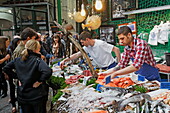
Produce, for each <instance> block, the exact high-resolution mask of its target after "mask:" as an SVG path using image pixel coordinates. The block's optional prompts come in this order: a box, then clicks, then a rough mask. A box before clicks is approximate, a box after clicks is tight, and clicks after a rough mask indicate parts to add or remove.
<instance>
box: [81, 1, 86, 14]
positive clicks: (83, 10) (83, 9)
mask: <svg viewBox="0 0 170 113" xmlns="http://www.w3.org/2000/svg"><path fill="white" fill-rule="evenodd" d="M81 16H86V11H85V8H84V4H83V3H82V4H81Z"/></svg>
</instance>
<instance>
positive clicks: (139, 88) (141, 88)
mask: <svg viewBox="0 0 170 113" xmlns="http://www.w3.org/2000/svg"><path fill="white" fill-rule="evenodd" d="M134 88H135V91H139V92H141V93H146V92H147V89H146V88H145V87H144V86H138V85H135V86H134Z"/></svg>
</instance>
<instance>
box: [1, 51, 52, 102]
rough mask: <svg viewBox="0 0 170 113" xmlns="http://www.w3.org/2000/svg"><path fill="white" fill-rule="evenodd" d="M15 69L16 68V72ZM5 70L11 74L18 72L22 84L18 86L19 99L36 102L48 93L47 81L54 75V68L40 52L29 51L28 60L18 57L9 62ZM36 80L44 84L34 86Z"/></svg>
mask: <svg viewBox="0 0 170 113" xmlns="http://www.w3.org/2000/svg"><path fill="white" fill-rule="evenodd" d="M13 69H15V71H16V73H15V72H14V71H13ZM3 71H4V72H5V73H7V74H8V75H11V76H12V75H16V74H17V78H18V80H19V81H20V82H21V84H22V85H21V86H18V90H17V94H18V101H20V102H35V101H36V100H37V101H38V100H40V99H42V98H43V97H44V96H47V95H48V87H47V86H46V83H45V81H46V80H47V79H49V78H50V76H51V75H52V70H51V68H50V67H49V66H48V65H47V64H46V63H45V62H44V61H43V60H42V59H41V58H40V55H39V54H36V53H33V52H29V57H28V59H27V60H26V61H22V60H21V58H16V59H14V60H13V61H11V62H9V63H8V64H7V65H6V66H5V67H4V68H3ZM36 81H39V82H42V84H41V85H40V86H39V87H37V88H33V84H34V83H35V82H36Z"/></svg>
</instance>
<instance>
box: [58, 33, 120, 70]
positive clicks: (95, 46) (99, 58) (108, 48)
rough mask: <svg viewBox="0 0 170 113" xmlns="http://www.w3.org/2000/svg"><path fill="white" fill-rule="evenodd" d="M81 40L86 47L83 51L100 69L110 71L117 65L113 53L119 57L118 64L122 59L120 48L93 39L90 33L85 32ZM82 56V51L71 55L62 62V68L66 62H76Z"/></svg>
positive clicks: (81, 35)
mask: <svg viewBox="0 0 170 113" xmlns="http://www.w3.org/2000/svg"><path fill="white" fill-rule="evenodd" d="M79 40H80V42H81V44H82V45H83V46H84V47H83V49H84V50H85V52H86V53H88V54H89V55H90V56H91V58H92V59H93V61H94V63H95V64H96V65H97V66H98V67H99V68H102V69H110V68H112V67H115V66H116V65H117V63H116V62H115V59H114V58H113V56H112V51H113V52H114V53H115V55H116V57H117V62H119V61H120V58H121V57H120V50H119V48H117V47H115V46H114V45H111V44H108V43H107V42H105V41H102V40H98V39H92V36H91V34H90V33H89V32H87V31H83V32H82V33H81V34H80V36H79ZM81 55H82V54H81V52H80V51H79V52H77V53H75V54H73V55H71V56H70V57H69V58H66V59H64V60H63V61H62V62H61V64H60V67H61V68H63V65H64V63H65V62H67V61H70V60H74V59H76V58H78V57H80V56H81Z"/></svg>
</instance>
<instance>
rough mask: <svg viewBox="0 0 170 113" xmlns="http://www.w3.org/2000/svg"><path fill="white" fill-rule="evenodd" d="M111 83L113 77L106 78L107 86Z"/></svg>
mask: <svg viewBox="0 0 170 113" xmlns="http://www.w3.org/2000/svg"><path fill="white" fill-rule="evenodd" d="M110 81H111V76H108V77H106V84H108V83H110Z"/></svg>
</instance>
